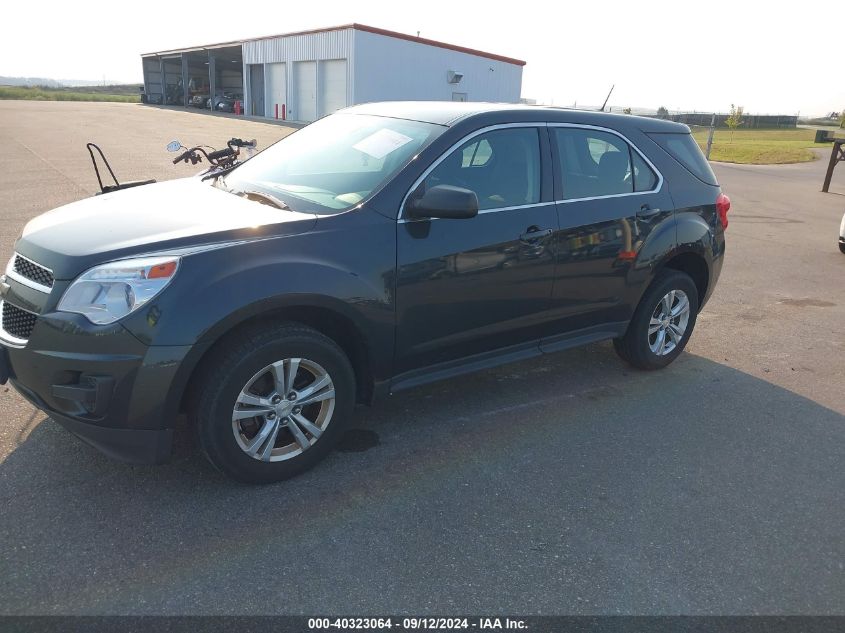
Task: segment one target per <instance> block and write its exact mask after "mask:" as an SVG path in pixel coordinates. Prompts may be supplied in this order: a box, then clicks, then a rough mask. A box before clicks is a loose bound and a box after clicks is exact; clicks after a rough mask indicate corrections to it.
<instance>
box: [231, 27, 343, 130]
mask: <svg viewBox="0 0 845 633" xmlns="http://www.w3.org/2000/svg"><path fill="white" fill-rule="evenodd" d="M352 42H353V30H352V29H343V30H341V31H326V32H318V33H308V34H305V35H290V36H287V37H276V38H270V39H263V40H256V41H252V42H244V45H243V59H244V77H245V78H246V79H247V82H249V81H250V80H249V78H250V76H251V73H250V72H249V67H250V65H253V64H278V63H284V64H285V68H286V71H287V72H286V73H285V74H286V81H287V89H286V90H285V91H284V93H285V94H286V100H287V102H286V103H285V104H276V103H271V102H270V101H267V102H266V106H265V111H266V113H267V114H268V116H270V115H271V113H275V111H276V105H278V106H279V111H280V112H281V111H282V105H284V106H285V108H284V111H285V112H286V116H287V118H289V119H291V120H304V121H310V120H312V119H313V118H314V117H315V116H316V114H314V112H315V108H316V111H319V112H322V111H323V108H322V103H321V95H319V94H318V95H317V96H316V98H317V104H316V105H315V106H312V105H311V103H310V102H309V103H305V101H304V99H303V98H300V95H299V94H298V92H297V85H299V84H300V83H302V82H301V81H300V79H304V78H300V77H298V76H297V73H298V72H306V71H310V67H308V68H306V67H304V66H302V65H301V64H297V63H296V62H310V61H323V60H338V59H345V60H348V63H347V77H346V85H347V95H346V103H345V104H344V105H347V104H352V103H353V101H352V83H353V77H352V63H351V60H352ZM320 70H321V67H320V66H319V65H318V66H317V68H316V73H318V74H319V72H320ZM264 76H265V84H266V82H267V79H266V78H267V74H266V73H265V75H264ZM316 81H317V85H319V76H318V77H317V79H316ZM272 88H273V87H272V86H267V85H265V86H264V94H265V95H269V92H270V91H271V89H272ZM275 92H276V93H281V91H278V90H276V91H275ZM253 94H254V91H253V90H252V89H251V87H250V86H248V87H247V89H246V100H247V103H246V111H247V112H252V111H253V108H252V103H251V101H252V99H251V97H252V95H253ZM300 110H301V111H302V112H301V113H300Z"/></svg>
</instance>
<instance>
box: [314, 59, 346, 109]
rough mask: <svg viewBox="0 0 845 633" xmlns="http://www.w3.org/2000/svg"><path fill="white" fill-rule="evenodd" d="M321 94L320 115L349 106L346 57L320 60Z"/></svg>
mask: <svg viewBox="0 0 845 633" xmlns="http://www.w3.org/2000/svg"><path fill="white" fill-rule="evenodd" d="M319 94H320V116H326V115H327V114H331V113H332V112H334V111H335V110H340V109H341V108H345V107H346V106H347V103H346V60H345V59H331V60H328V61H325V62H320V93H319Z"/></svg>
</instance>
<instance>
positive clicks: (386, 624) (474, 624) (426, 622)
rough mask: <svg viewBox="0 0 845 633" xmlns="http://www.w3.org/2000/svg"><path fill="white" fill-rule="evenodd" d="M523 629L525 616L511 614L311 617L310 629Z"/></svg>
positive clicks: (309, 621)
mask: <svg viewBox="0 0 845 633" xmlns="http://www.w3.org/2000/svg"><path fill="white" fill-rule="evenodd" d="M393 628H396V629H403V630H451V629H478V630H505V629H509V630H520V629H525V628H527V625H526V623H525V621H524V620H520V619H511V618H485V617H480V618H435V617H424V618H413V617H406V618H401V619H398V618H309V619H308V629H309V630H321V629H323V630H328V629H352V630H355V629H357V630H384V629H393Z"/></svg>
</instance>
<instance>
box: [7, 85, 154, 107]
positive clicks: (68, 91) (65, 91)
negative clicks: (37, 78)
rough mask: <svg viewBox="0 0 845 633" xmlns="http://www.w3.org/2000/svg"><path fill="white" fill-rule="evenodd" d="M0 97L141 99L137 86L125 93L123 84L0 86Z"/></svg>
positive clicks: (42, 99)
mask: <svg viewBox="0 0 845 633" xmlns="http://www.w3.org/2000/svg"><path fill="white" fill-rule="evenodd" d="M110 88H112V89H113V90H114V93H110V92H107V90H108V89H110ZM115 93H116V94H115ZM121 93H122V94H121ZM0 99H24V100H26V101H118V102H121V103H138V102H140V100H141V99H140V97H139V96H138V89H137V88H135V90H134V93H129V94H127V90H126V88H125V87H124V86H114V87H111V86H106V87H96V88H90V89H89V88H77V89H73V88H41V87H28V86H0Z"/></svg>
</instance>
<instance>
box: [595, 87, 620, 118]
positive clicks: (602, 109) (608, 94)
mask: <svg viewBox="0 0 845 633" xmlns="http://www.w3.org/2000/svg"><path fill="white" fill-rule="evenodd" d="M615 87H616V84H613V85H612V86H611V87H610V92H608V93H607V97H605V100H604V103H602V104H601V108H599V112H604V107H605V106H606V105H607V101H608V99H610V95H611V94H613V89H614V88H615Z"/></svg>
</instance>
